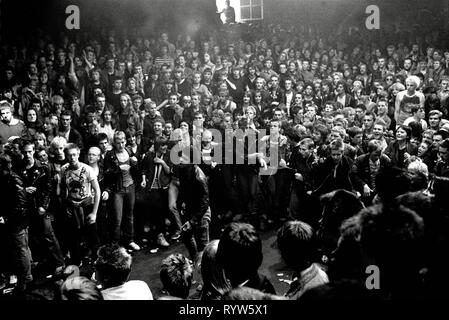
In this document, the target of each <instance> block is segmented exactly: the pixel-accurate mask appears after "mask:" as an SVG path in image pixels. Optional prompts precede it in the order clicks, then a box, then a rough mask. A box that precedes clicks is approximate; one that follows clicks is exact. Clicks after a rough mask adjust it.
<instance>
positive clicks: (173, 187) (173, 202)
mask: <svg viewBox="0 0 449 320" xmlns="http://www.w3.org/2000/svg"><path fill="white" fill-rule="evenodd" d="M178 196H179V182H178V183H175V182H174V181H173V180H172V182H170V185H169V187H168V209H169V210H170V212H171V218H172V221H173V220H174V222H175V224H176V227H177V230H181V227H182V221H181V215H180V213H179V210H178Z"/></svg>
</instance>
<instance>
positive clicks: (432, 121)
mask: <svg viewBox="0 0 449 320" xmlns="http://www.w3.org/2000/svg"><path fill="white" fill-rule="evenodd" d="M439 124H440V117H439V116H437V115H432V116H430V117H429V125H430V127H431V128H438V126H439Z"/></svg>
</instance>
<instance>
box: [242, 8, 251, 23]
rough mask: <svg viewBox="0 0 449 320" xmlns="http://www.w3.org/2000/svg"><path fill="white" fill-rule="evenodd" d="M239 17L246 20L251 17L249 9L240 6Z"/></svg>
mask: <svg viewBox="0 0 449 320" xmlns="http://www.w3.org/2000/svg"><path fill="white" fill-rule="evenodd" d="M240 13H241V17H242V19H244V20H246V19H251V11H250V8H249V7H243V8H241V12H240Z"/></svg>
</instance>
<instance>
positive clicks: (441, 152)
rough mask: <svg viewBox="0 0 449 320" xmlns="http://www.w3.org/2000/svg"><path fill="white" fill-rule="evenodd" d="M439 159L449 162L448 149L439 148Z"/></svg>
mask: <svg viewBox="0 0 449 320" xmlns="http://www.w3.org/2000/svg"><path fill="white" fill-rule="evenodd" d="M438 158H439V159H441V161H444V162H445V163H448V161H449V151H448V149H447V148H443V147H441V146H439V147H438Z"/></svg>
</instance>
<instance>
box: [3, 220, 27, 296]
mask: <svg viewBox="0 0 449 320" xmlns="http://www.w3.org/2000/svg"><path fill="white" fill-rule="evenodd" d="M8 235H9V245H10V248H11V256H12V257H13V260H14V266H13V268H14V270H13V271H14V273H15V274H16V275H17V286H18V287H19V288H21V287H23V286H24V285H26V284H27V283H28V282H31V281H33V276H32V274H31V250H30V248H29V246H28V228H25V229H22V230H19V231H8Z"/></svg>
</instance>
